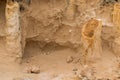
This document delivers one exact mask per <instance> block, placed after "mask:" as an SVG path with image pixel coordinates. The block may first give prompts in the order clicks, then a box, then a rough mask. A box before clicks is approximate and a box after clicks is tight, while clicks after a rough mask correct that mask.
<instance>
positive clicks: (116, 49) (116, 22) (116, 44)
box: [112, 3, 120, 55]
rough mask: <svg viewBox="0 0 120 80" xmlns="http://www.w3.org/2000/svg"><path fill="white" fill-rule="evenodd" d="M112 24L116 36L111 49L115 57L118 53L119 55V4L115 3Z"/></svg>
mask: <svg viewBox="0 0 120 80" xmlns="http://www.w3.org/2000/svg"><path fill="white" fill-rule="evenodd" d="M113 23H114V25H115V29H116V33H117V34H116V38H115V40H114V42H113V44H112V49H113V52H114V53H115V54H116V55H119V53H120V3H116V4H115V5H114V11H113Z"/></svg>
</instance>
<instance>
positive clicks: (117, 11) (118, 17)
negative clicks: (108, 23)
mask: <svg viewBox="0 0 120 80" xmlns="http://www.w3.org/2000/svg"><path fill="white" fill-rule="evenodd" d="M113 23H114V24H115V25H116V26H117V30H120V3H116V4H115V5H114V11H113ZM118 32H120V31H118Z"/></svg>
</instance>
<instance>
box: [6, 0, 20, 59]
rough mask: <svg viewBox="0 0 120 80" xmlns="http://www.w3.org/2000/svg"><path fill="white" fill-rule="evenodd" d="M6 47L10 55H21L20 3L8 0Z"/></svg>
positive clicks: (14, 56)
mask: <svg viewBox="0 0 120 80" xmlns="http://www.w3.org/2000/svg"><path fill="white" fill-rule="evenodd" d="M6 34H7V36H6V44H7V46H6V48H7V50H8V53H9V54H8V56H11V57H12V58H14V59H16V58H17V57H21V55H22V53H21V51H22V50H21V31H20V24H19V4H18V3H17V2H13V1H12V0H8V1H7V4H6Z"/></svg>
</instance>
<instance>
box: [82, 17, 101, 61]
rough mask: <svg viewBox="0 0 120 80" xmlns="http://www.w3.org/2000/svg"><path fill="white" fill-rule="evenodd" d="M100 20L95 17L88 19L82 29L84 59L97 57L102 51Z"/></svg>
mask: <svg viewBox="0 0 120 80" xmlns="http://www.w3.org/2000/svg"><path fill="white" fill-rule="evenodd" d="M101 29H102V22H101V21H98V20H96V19H91V20H89V21H88V22H87V23H86V24H85V25H84V26H83V29H82V40H81V41H82V55H83V59H84V61H85V63H86V60H94V61H95V59H99V58H100V55H101V53H102V46H101Z"/></svg>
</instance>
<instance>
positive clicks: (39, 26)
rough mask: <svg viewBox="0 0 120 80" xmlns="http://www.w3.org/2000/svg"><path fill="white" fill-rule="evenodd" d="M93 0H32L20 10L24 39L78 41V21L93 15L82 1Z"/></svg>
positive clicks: (69, 42) (86, 2)
mask: <svg viewBox="0 0 120 80" xmlns="http://www.w3.org/2000/svg"><path fill="white" fill-rule="evenodd" d="M97 3H98V1H95V2H92V1H87V0H53V1H52V0H33V1H32V3H31V4H30V5H28V6H27V7H26V8H25V10H24V11H23V12H22V16H21V23H22V26H23V29H24V30H26V31H23V32H25V34H24V36H25V38H26V39H27V40H34V41H45V42H47V43H49V42H55V43H58V44H60V45H67V44H78V45H79V44H80V40H81V33H80V32H81V28H82V23H84V22H85V21H87V20H89V19H90V18H94V17H95V14H94V12H93V13H91V11H89V10H88V9H89V8H88V7H86V5H87V6H91V5H93V4H95V5H98V4H97ZM95 5H93V6H95ZM28 7H29V8H28ZM38 7H39V9H38ZM90 8H91V7H90ZM91 9H92V8H91ZM93 11H94V9H93ZM86 12H87V14H85V13H86Z"/></svg>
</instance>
